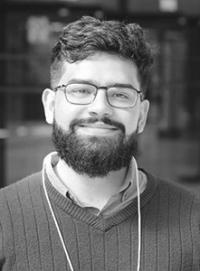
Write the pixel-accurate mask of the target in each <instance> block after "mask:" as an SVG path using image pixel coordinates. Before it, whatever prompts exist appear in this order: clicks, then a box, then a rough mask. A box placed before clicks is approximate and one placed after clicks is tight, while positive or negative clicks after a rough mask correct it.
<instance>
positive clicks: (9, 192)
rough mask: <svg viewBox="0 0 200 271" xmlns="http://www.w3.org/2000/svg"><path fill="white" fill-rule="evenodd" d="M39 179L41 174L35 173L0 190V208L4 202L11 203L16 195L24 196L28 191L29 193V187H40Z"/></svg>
mask: <svg viewBox="0 0 200 271" xmlns="http://www.w3.org/2000/svg"><path fill="white" fill-rule="evenodd" d="M41 179H42V173H41V172H36V173H34V174H32V175H29V176H27V177H25V178H23V179H21V180H19V181H16V182H15V183H13V184H10V185H8V186H6V187H4V188H2V189H0V206H2V204H3V203H5V201H10V200H11V201H12V200H13V199H14V198H15V197H16V195H18V194H24V195H25V194H26V193H27V192H28V191H30V187H33V188H36V187H38V186H40V184H41Z"/></svg>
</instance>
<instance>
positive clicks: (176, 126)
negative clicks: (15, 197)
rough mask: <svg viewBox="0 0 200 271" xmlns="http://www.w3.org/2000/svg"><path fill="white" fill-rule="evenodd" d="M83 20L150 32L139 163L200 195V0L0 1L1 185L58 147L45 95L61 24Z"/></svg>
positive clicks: (34, 166)
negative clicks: (152, 52) (151, 59)
mask: <svg viewBox="0 0 200 271" xmlns="http://www.w3.org/2000/svg"><path fill="white" fill-rule="evenodd" d="M81 15H92V16H95V17H97V18H106V19H119V20H126V21H129V22H137V23H139V24H140V25H141V26H143V27H144V28H145V29H146V30H147V33H148V38H149V40H150V41H151V42H153V44H154V47H155V49H156V50H157V51H158V54H157V56H156V63H155V67H154V69H153V74H152V78H151V82H150V84H149V88H148V98H149V99H150V101H151V111H150V116H149V119H148V124H147V128H146V131H145V132H144V134H143V135H142V136H141V138H140V140H139V146H140V154H139V159H138V160H139V165H140V166H141V167H143V168H145V169H146V170H148V171H150V172H151V173H153V174H154V175H156V176H159V177H161V178H164V179H167V180H169V181H171V182H174V183H177V184H180V185H183V186H185V187H187V188H188V189H192V190H194V191H195V192H197V193H198V194H200V72H199V70H200V49H199V48H200V1H199V0H190V1H188V0H1V2H0V186H1V187H3V186H5V185H8V184H10V183H13V182H15V181H17V180H18V179H20V178H22V177H24V176H25V175H27V174H30V173H33V172H35V171H38V170H41V167H42V160H43V157H44V156H45V155H46V154H47V153H48V152H50V151H52V150H53V146H52V143H51V139H50V135H51V127H49V126H48V125H46V124H45V121H44V114H43V109H42V104H41V93H42V90H43V89H44V88H46V87H49V63H50V52H51V48H52V46H53V45H54V43H55V40H56V38H57V36H58V35H59V33H60V30H61V28H62V26H64V25H66V24H67V23H69V22H71V21H73V20H75V19H77V18H79V17H80V16H81Z"/></svg>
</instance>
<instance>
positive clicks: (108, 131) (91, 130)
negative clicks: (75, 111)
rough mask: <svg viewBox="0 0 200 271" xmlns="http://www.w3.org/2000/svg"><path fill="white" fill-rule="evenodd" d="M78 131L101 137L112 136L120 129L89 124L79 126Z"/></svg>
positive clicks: (102, 124)
mask: <svg viewBox="0 0 200 271" xmlns="http://www.w3.org/2000/svg"><path fill="white" fill-rule="evenodd" d="M77 131H78V132H79V133H81V134H86V135H93V136H101V135H112V134H113V133H115V132H116V131H119V129H118V128H117V127H115V126H112V125H108V124H104V123H92V124H90V123H88V124H81V125H79V126H78V129H77Z"/></svg>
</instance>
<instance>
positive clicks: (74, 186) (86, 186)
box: [56, 160, 127, 209]
mask: <svg viewBox="0 0 200 271" xmlns="http://www.w3.org/2000/svg"><path fill="white" fill-rule="evenodd" d="M56 172H57V174H58V176H59V177H60V179H61V180H62V182H63V184H64V185H65V186H66V187H67V188H69V190H70V192H71V193H72V194H73V195H75V196H76V197H77V198H78V200H79V201H81V202H84V203H85V204H86V205H88V206H93V207H96V208H98V209H102V208H103V206H104V205H105V204H106V203H107V202H108V200H109V199H110V198H111V197H112V196H113V195H114V194H116V193H117V192H118V191H119V190H120V188H121V187H122V185H123V183H124V180H125V176H126V173H127V169H126V168H122V169H120V170H118V171H112V172H110V173H109V174H108V175H107V176H105V177H95V178H90V177H89V176H87V175H80V174H78V173H77V172H75V171H74V170H73V169H72V168H70V167H69V166H68V165H67V164H66V163H65V162H64V161H63V160H59V162H58V164H57V166H56Z"/></svg>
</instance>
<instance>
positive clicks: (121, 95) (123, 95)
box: [112, 91, 130, 100]
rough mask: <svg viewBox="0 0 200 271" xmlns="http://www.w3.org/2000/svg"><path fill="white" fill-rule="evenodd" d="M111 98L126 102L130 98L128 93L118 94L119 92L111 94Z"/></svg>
mask: <svg viewBox="0 0 200 271" xmlns="http://www.w3.org/2000/svg"><path fill="white" fill-rule="evenodd" d="M112 97H113V98H115V99H121V100H128V99H129V98H130V97H129V95H128V93H126V92H120V91H118V92H115V93H113V94H112Z"/></svg>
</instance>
